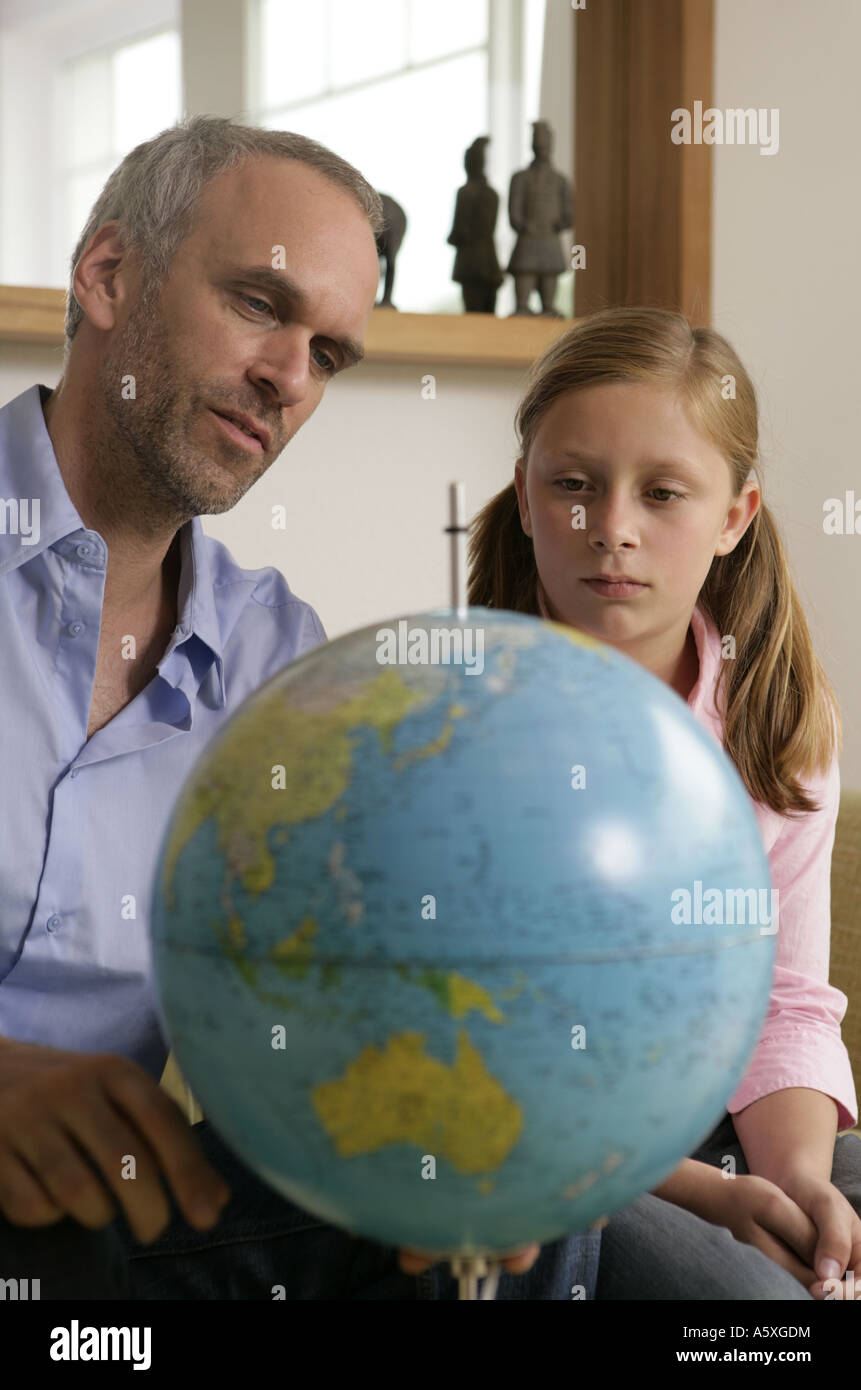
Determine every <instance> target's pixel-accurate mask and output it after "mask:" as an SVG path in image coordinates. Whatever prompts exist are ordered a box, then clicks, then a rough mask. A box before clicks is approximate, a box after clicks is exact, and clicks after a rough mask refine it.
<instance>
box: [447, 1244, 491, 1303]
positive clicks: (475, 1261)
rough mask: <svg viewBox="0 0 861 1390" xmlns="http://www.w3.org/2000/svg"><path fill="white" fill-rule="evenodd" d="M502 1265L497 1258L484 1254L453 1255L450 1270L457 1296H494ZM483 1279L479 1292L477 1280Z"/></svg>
mask: <svg viewBox="0 0 861 1390" xmlns="http://www.w3.org/2000/svg"><path fill="white" fill-rule="evenodd" d="M501 1269H502V1266H501V1264H500V1262H499V1260H495V1259H493V1258H492V1257H491V1256H486V1255H455V1256H453V1257H452V1261H451V1272H452V1274H453V1276H454V1278H455V1279H456V1280H457V1285H458V1293H457V1296H458V1298H470V1299H477V1300H480V1299H483V1298H486V1299H490V1298H495V1297H496V1286H497V1284H498V1283H499V1275H500V1271H501ZM479 1279H484V1281H485V1282H484V1286H483V1288H482V1290H481V1293H479V1292H478V1281H479Z"/></svg>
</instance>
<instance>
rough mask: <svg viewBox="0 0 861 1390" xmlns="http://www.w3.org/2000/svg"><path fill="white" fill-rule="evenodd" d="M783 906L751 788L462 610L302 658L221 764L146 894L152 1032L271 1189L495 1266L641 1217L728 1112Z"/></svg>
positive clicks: (171, 831)
mask: <svg viewBox="0 0 861 1390" xmlns="http://www.w3.org/2000/svg"><path fill="white" fill-rule="evenodd" d="M770 890H771V881H770V877H769V868H768V860H767V858H766V855H765V851H764V848H763V845H762V840H761V838H760V834H759V830H758V826H757V822H756V818H755V817H754V815H753V811H752V809H751V804H750V801H749V798H748V795H747V793H746V791H745V788H744V785H743V783H742V781H741V779H740V777H739V776H738V773H737V771H736V769H735V768H734V766H733V764H732V763H731V761H730V759H729V758H728V756H727V755H726V754H725V753H724V752H723V751H722V749H721V748H720V747H719V746H718V745H717V743H716V742H715V741H714V740H713V739H712V738H711V737H710V736H709V734H708V733H707V732H706V731H705V730H704V729H703V728H702V727H701V726H700V725H699V724H698V722H697V721H696V719H695V718H694V716H693V715H692V714H691V712H690V710H689V709H688V707H687V705H686V704H685V702H684V701H683V700H682V699H681V698H680V697H679V696H678V695H677V694H676V693H675V692H674V691H672V690H671V689H670V688H669V687H668V686H667V685H666V684H665V683H664V682H662V681H660V680H658V679H657V678H656V677H654V676H653V675H651V674H650V673H649V672H647V671H645V670H644V669H643V668H642V667H640V666H639V665H638V664H637V663H635V662H633V661H632V660H630V659H628V658H627V657H625V656H623V655H621V653H619V652H618V651H617V650H616V649H615V648H613V647H611V646H609V645H607V644H605V643H602V642H599V641H597V640H596V639H594V638H592V637H589V636H587V635H585V634H583V633H581V632H579V631H577V630H575V629H572V628H568V627H563V626H560V625H557V624H555V623H551V622H545V621H541V620H539V619H536V618H532V617H528V616H525V615H522V614H517V613H512V612H507V611H495V610H491V609H485V608H471V609H468V610H462V611H461V612H460V614H458V613H457V610H455V609H452V608H440V609H437V610H433V611H431V612H425V613H421V614H418V615H409V616H406V617H399V618H394V619H391V620H389V621H387V622H383V623H379V624H376V625H374V626H372V627H368V628H365V629H362V630H361V631H356V632H351V633H349V634H348V635H346V636H343V637H340V638H338V639H337V640H335V641H332V642H329V643H326V644H324V645H322V646H320V647H317V648H315V649H314V650H312V651H311V652H308V653H306V654H305V655H304V656H302V657H301V658H299V659H298V660H296V661H294V662H292V663H291V664H290V665H288V666H286V667H285V668H284V669H283V670H282V671H281V672H279V673H278V674H277V675H276V676H275V677H273V678H272V679H271V680H270V681H268V682H267V683H266V684H265V685H264V686H262V687H261V688H260V689H259V690H258V691H256V692H255V693H254V694H253V695H252V696H251V697H250V698H249V699H247V700H246V701H245V703H244V704H243V705H242V707H241V708H240V709H239V710H237V711H236V713H235V714H234V715H233V716H232V717H231V718H230V719H229V720H228V721H227V722H226V723H225V725H224V726H223V728H222V729H221V731H220V732H219V734H218V735H217V737H216V738H215V739H213V741H212V742H211V743H210V744H209V745H208V746H207V748H206V749H205V751H204V753H203V755H202V756H201V758H200V760H199V762H198V763H197V764H196V766H195V767H194V769H193V771H192V774H191V775H190V777H189V778H188V780H187V782H186V784H185V786H184V787H183V789H182V793H181V795H180V797H179V800H178V802H177V805H176V808H175V811H174V814H173V817H172V820H171V822H170V825H169V827H168V831H167V834H166V837H165V840H164V844H163V847H162V852H161V856H160V862H159V866H158V870H157V877H156V884H155V893H154V911H153V923H152V952H153V966H154V973H155V981H156V990H157V1000H158V1008H159V1012H160V1017H161V1021H162V1025H163V1027H164V1030H165V1036H166V1038H167V1039H169V1041H170V1044H171V1046H172V1048H173V1050H174V1053H175V1055H176V1059H177V1061H178V1063H179V1066H180V1068H181V1070H182V1072H183V1074H184V1076H185V1079H186V1080H187V1081H188V1083H189V1084H190V1085H191V1087H192V1089H193V1091H194V1093H195V1095H196V1097H197V1099H198V1101H199V1103H200V1105H201V1107H202V1109H203V1112H204V1114H205V1115H206V1117H207V1119H208V1120H209V1121H210V1122H211V1123H212V1124H213V1125H214V1126H215V1128H216V1129H217V1130H218V1131H219V1133H220V1134H221V1136H222V1138H223V1139H224V1140H225V1142H226V1143H227V1144H228V1145H229V1146H230V1147H231V1148H232V1149H233V1150H235V1152H236V1153H237V1154H238V1155H239V1156H240V1157H241V1159H242V1160H243V1161H244V1162H245V1163H246V1164H247V1165H248V1166H249V1167H250V1168H251V1169H252V1170H253V1171H254V1172H256V1173H257V1174H258V1175H259V1176H260V1177H261V1178H262V1179H263V1180H264V1181H266V1182H267V1183H269V1184H270V1185H271V1186H272V1187H273V1188H274V1189H275V1190H276V1191H278V1192H280V1193H282V1194H283V1195H284V1196H286V1197H288V1198H289V1199H291V1200H292V1201H293V1202H295V1203H297V1204H298V1205H299V1206H301V1207H303V1208H304V1209H306V1210H307V1211H309V1212H311V1213H313V1214H315V1215H317V1216H319V1217H320V1218H322V1219H323V1220H325V1221H328V1222H331V1223H333V1224H334V1225H337V1226H339V1227H343V1228H345V1229H348V1230H350V1231H352V1232H354V1233H356V1234H358V1235H361V1236H364V1237H367V1238H370V1239H374V1240H377V1241H380V1242H382V1243H385V1244H392V1245H396V1246H410V1247H413V1248H418V1249H422V1250H427V1251H431V1252H434V1253H437V1254H439V1255H452V1254H456V1253H460V1254H471V1253H475V1252H483V1253H490V1254H494V1253H501V1252H504V1251H507V1250H510V1249H512V1248H515V1247H517V1246H519V1245H522V1244H525V1243H527V1242H532V1241H538V1242H542V1243H543V1242H547V1241H550V1240H553V1239H556V1238H557V1237H559V1236H561V1235H563V1234H566V1233H568V1232H573V1231H578V1230H584V1229H585V1228H586V1227H587V1226H588V1225H589V1224H590V1223H592V1222H594V1221H596V1220H597V1219H598V1218H600V1217H602V1216H605V1215H611V1214H612V1213H613V1212H614V1211H616V1210H618V1209H620V1208H622V1207H624V1206H627V1205H628V1204H629V1203H630V1202H632V1201H633V1200H634V1199H635V1198H636V1197H637V1196H639V1195H640V1194H641V1193H643V1192H645V1191H648V1190H650V1189H652V1188H654V1187H655V1186H657V1185H658V1183H659V1182H660V1181H661V1180H662V1179H663V1178H664V1177H665V1176H666V1175H667V1174H668V1173H669V1172H671V1171H672V1169H673V1168H675V1167H676V1165H677V1164H678V1163H679V1161H680V1160H681V1159H682V1158H683V1157H685V1156H686V1155H687V1154H689V1153H691V1152H692V1151H693V1150H694V1149H695V1148H696V1147H697V1145H698V1144H699V1143H700V1142H701V1141H702V1140H703V1139H704V1138H705V1137H706V1136H707V1134H708V1133H709V1132H710V1131H711V1129H712V1128H713V1126H714V1125H715V1124H716V1122H717V1121H718V1120H719V1119H720V1117H721V1115H722V1114H723V1111H724V1108H725V1105H726V1102H727V1100H728V1099H729V1097H730V1096H731V1095H732V1093H733V1091H734V1090H735V1089H736V1087H737V1086H738V1084H739V1082H740V1080H741V1078H742V1076H743V1074H744V1072H745V1069H746V1065H747V1063H748V1060H749V1057H750V1055H751V1053H752V1050H753V1048H754V1046H755V1043H756V1040H757V1037H758V1034H759V1031H760V1028H761V1025H762V1022H763V1019H764V1016H765V1011H766V1007H767V1002H768V995H769V987H770V983H771V976H772V968H773V961H774V940H775V937H774V929H775V925H776V923H774V924H773V923H772V920H771V917H770V916H769V915H768V914H767V912H766V910H765V908H764V906H763V904H764V903H765V902H767V901H768V900H769V899H770V898H771V896H772V895H771V891H770Z"/></svg>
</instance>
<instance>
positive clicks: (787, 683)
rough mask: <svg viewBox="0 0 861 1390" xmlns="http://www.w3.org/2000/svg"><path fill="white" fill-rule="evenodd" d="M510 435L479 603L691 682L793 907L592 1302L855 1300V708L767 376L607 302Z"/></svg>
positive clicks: (574, 333)
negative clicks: (725, 1088) (786, 519)
mask: <svg viewBox="0 0 861 1390" xmlns="http://www.w3.org/2000/svg"><path fill="white" fill-rule="evenodd" d="M516 427H517V433H518V438H519V442H520V457H519V458H518V460H517V463H516V466H515V475H514V480H513V482H511V483H510V484H509V485H508V486H507V487H506V488H504V489H503V490H502V491H501V492H500V493H498V494H497V495H496V496H495V497H494V498H493V499H492V500H491V501H490V502H489V503H488V504H487V506H486V507H484V509H483V510H482V511H481V512H480V513H479V514H478V516H477V517H476V518H475V520H474V522H473V527H472V537H471V541H470V565H471V567H470V582H469V603H470V604H471V605H484V606H487V607H492V608H508V609H514V610H516V611H519V612H522V613H534V614H537V615H541V616H543V617H545V618H550V619H552V620H554V621H555V622H559V623H567V624H569V625H570V626H571V627H576V628H579V629H581V630H582V631H584V632H588V633H590V634H592V635H593V636H595V637H599V638H601V639H602V640H603V641H605V642H609V643H610V644H611V645H612V646H614V647H617V648H618V649H619V650H620V651H621V652H623V653H625V654H626V655H627V656H630V657H632V658H633V659H634V660H635V661H639V662H640V663H641V665H643V666H645V667H646V668H647V669H648V670H650V671H652V672H653V673H654V674H655V675H656V676H658V677H659V678H660V679H661V680H664V681H666V682H667V684H668V685H670V686H671V687H672V688H673V689H674V690H676V691H677V692H678V694H679V695H681V697H682V698H683V699H684V700H686V701H687V703H688V705H689V707H690V709H691V711H692V713H693V714H694V716H695V717H696V718H697V719H698V720H700V722H701V723H702V724H703V725H704V726H705V727H706V728H707V729H709V730H710V731H711V732H712V733H713V735H714V737H715V738H716V739H717V740H718V742H719V743H721V745H722V746H723V747H724V749H725V750H726V752H727V754H728V755H729V757H730V758H732V760H733V762H734V763H735V766H736V768H737V769H738V771H739V774H740V776H741V777H742V779H743V781H744V783H745V785H746V787H747V790H748V792H749V794H750V797H751V801H752V803H753V809H754V813H755V815H756V818H757V821H758V824H759V828H760V832H761V834H762V837H763V843H764V846H765V849H766V851H767V853H768V858H769V865H770V870H771V878H772V884H773V886H774V887H775V888H776V889H778V892H779V902H780V928H779V931H778V934H777V950H776V962H775V970H774V977H773V981H772V990H771V997H770V1002H769V1009H768V1015H767V1018H766V1022H765V1024H764V1026H763V1030H762V1034H761V1036H760V1039H759V1042H758V1044H757V1047H756V1050H755V1052H754V1054H753V1056H752V1058H751V1061H750V1064H749V1067H748V1070H747V1072H746V1074H745V1076H744V1079H743V1080H742V1083H741V1085H740V1086H739V1088H738V1089H737V1090H736V1092H735V1094H734V1095H733V1096H732V1097H731V1098H730V1100H729V1101H728V1103H727V1112H728V1113H727V1114H726V1115H725V1116H724V1117H723V1120H722V1121H721V1123H720V1124H719V1125H718V1126H717V1128H716V1129H715V1130H714V1132H713V1133H712V1135H711V1136H710V1137H709V1139H708V1140H707V1141H706V1143H705V1144H703V1145H702V1146H701V1147H700V1148H699V1149H698V1150H697V1151H696V1153H695V1154H694V1155H693V1156H692V1157H691V1158H687V1159H685V1160H684V1161H683V1162H682V1163H681V1164H680V1165H679V1167H678V1168H677V1169H676V1171H675V1172H674V1173H672V1174H671V1175H670V1177H669V1178H668V1179H667V1180H666V1181H665V1182H664V1183H663V1184H662V1185H661V1186H660V1187H659V1188H658V1189H657V1190H656V1192H655V1193H647V1194H646V1195H645V1196H643V1197H641V1198H639V1200H637V1201H636V1202H634V1203H632V1204H631V1205H630V1206H629V1207H627V1208H625V1210H624V1211H619V1212H615V1213H614V1214H613V1215H612V1216H611V1217H610V1220H609V1224H608V1225H607V1226H606V1227H605V1228H604V1230H603V1233H602V1238H601V1255H600V1264H599V1270H598V1283H597V1291H596V1297H597V1298H627V1299H644V1298H646V1299H649V1298H667V1299H706V1298H709V1299H711V1298H716V1299H720V1298H725V1299H737V1298H764V1299H785V1298H798V1297H802V1298H806V1297H814V1298H825V1297H831V1298H835V1297H836V1298H841V1297H849V1298H851V1297H852V1280H851V1279H848V1280H847V1278H846V1276H847V1274H848V1273H849V1272H850V1271H852V1272H853V1275H854V1279H855V1280H857V1281H859V1284H858V1290H857V1296H859V1297H861V1220H859V1214H861V1140H859V1139H858V1137H857V1136H855V1135H844V1136H841V1137H840V1138H836V1135H837V1131H838V1129H845V1128H850V1127H851V1126H853V1125H855V1124H856V1123H857V1104H856V1097H855V1089H854V1086H853V1081H852V1072H851V1069H850V1065H849V1057H848V1054H847V1052H846V1048H845V1046H844V1044H843V1042H842V1040H841V1037H840V1022H841V1019H842V1018H843V1015H844V1013H845V1011H846V1006H847V999H846V996H845V995H844V994H842V993H840V991H839V990H836V989H834V988H832V987H831V986H830V985H829V984H828V958H829V934H830V868H831V849H832V845H833V841H834V828H835V823H836V819H837V811H838V802H839V793H840V777H839V770H838V763H837V755H838V752H839V751H840V749H841V747H842V735H841V727H840V716H839V712H838V710H837V703H836V699H835V697H834V692H833V690H832V687H831V685H830V683H829V681H828V678H827V676H826V675H825V672H824V671H823V669H822V667H821V666H820V664H819V662H818V661H817V658H816V656H815V653H814V651H813V647H812V644H811V640H810V635H809V632H808V628H807V623H806V621H805V618H804V614H803V612H802V609H801V604H800V602H799V600H798V596H797V594H796V592H795V589H794V588H793V584H792V579H791V577H790V572H789V566H788V564H787V560H786V556H785V553H784V549H783V546H782V544H781V540H780V536H779V534H778V531H777V527H776V525H775V522H774V519H773V517H772V516H771V514H770V512H769V510H768V508H767V507H766V506H765V505H764V504H763V503H762V501H761V490H760V487H759V486H758V484H757V482H756V481H755V479H756V477H757V473H756V463H757V450H758V443H757V435H758V424H757V402H756V395H755V392H754V388H753V385H752V383H751V380H750V378H749V376H748V374H747V372H746V371H745V369H744V367H743V366H742V364H741V362H740V361H739V359H738V357H737V356H736V354H735V352H734V351H733V349H732V348H731V347H730V345H729V344H728V343H727V342H726V340H725V339H724V338H722V337H721V336H720V334H718V333H715V332H714V331H713V330H711V329H692V328H691V327H690V325H689V324H688V323H687V321H686V320H685V319H684V318H683V317H682V316H681V315H680V314H676V313H671V312H667V311H664V310H660V309H643V308H621V309H608V310H604V311H601V312H599V313H596V314H592V315H590V316H589V317H587V318H584V319H582V320H580V321H579V322H577V323H575V324H574V326H573V327H572V328H571V329H570V330H569V331H568V332H567V333H565V334H563V336H562V337H561V338H560V339H558V340H557V341H556V342H555V343H554V344H553V345H552V346H551V347H550V348H549V349H548V351H547V352H545V354H544V355H543V357H541V358H540V359H539V360H538V361H537V362H536V363H535V365H534V366H533V369H532V372H531V375H530V378H529V381H528V383H527V389H526V393H525V396H524V398H523V400H522V402H521V405H520V408H519V411H518V414H517V419H516ZM602 576H605V577H606V578H601V577H602ZM620 576H624V577H626V578H627V579H629V580H630V581H634V583H633V584H625V585H622V584H621V583H619V579H620ZM608 581H609V582H608ZM614 581H615V582H614ZM729 636H731V637H732V638H734V646H735V652H734V659H723V657H724V652H725V651H727V652H728V651H730V649H731V648H730V646H729V644H727V647H726V648H723V647H722V640H721V639H722V638H726V637H729ZM728 1157H731V1158H733V1159H734V1160H735V1172H736V1173H737V1176H736V1177H735V1178H734V1179H733V1180H732V1181H727V1180H726V1177H725V1170H726V1171H731V1170H732V1167H733V1165H731V1164H728V1163H727V1158H728ZM530 1250H531V1254H532V1256H534V1255H535V1253H536V1250H537V1247H531V1248H530ZM528 1258H529V1255H528V1254H527V1255H526V1257H525V1260H524V1263H522V1264H521V1265H519V1266H515V1265H514V1264H511V1265H509V1266H508V1267H509V1268H511V1269H514V1268H524V1267H528V1265H527V1264H526V1262H525V1261H526V1260H528ZM805 1290H807V1291H808V1292H805Z"/></svg>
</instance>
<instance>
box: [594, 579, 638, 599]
mask: <svg viewBox="0 0 861 1390" xmlns="http://www.w3.org/2000/svg"><path fill="white" fill-rule="evenodd" d="M583 583H584V584H588V585H589V588H590V589H594V591H595V593H596V594H601V595H602V597H604V598H633V597H634V595H635V594H642V593H644V592H645V590H646V589H648V587H649V586H648V584H629V583H627V582H626V581H623V582H616V583H612V582H610V581H609V580H606V579H584V580H583Z"/></svg>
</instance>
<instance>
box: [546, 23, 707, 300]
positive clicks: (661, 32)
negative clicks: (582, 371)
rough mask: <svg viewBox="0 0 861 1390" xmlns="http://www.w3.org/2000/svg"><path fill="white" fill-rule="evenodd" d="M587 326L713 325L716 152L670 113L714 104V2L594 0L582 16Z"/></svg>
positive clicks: (578, 207)
mask: <svg viewBox="0 0 861 1390" xmlns="http://www.w3.org/2000/svg"><path fill="white" fill-rule="evenodd" d="M573 15H574V22H575V24H576V44H575V47H576V59H575V72H576V78H575V84H574V88H575V166H574V172H575V179H574V184H575V188H574V192H575V213H576V224H575V226H576V237H575V239H576V241H577V243H578V244H579V245H582V246H583V247H584V248H585V252H586V267H585V269H582V270H578V271H577V273H576V277H575V301H574V310H575V314H576V316H577V317H578V318H579V317H580V316H581V315H582V314H586V313H590V312H592V311H593V310H595V309H600V308H604V307H606V306H609V305H616V304H629V305H632V304H648V305H657V306H660V307H663V308H672V309H680V310H681V311H682V312H683V313H685V314H687V315H688V317H689V318H690V320H691V322H692V323H694V324H695V325H696V326H700V325H703V324H707V323H708V322H709V320H710V317H711V218H712V150H711V146H710V145H704V144H701V145H695V144H689V145H676V144H674V143H673V142H672V140H671V139H670V131H671V127H672V112H673V111H674V110H676V109H677V108H681V107H684V108H686V109H687V110H689V111H693V103H694V101H701V102H702V103H703V109H705V108H706V107H708V106H711V104H712V85H713V69H714V3H713V0H586V8H585V9H582V10H574V11H573Z"/></svg>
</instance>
